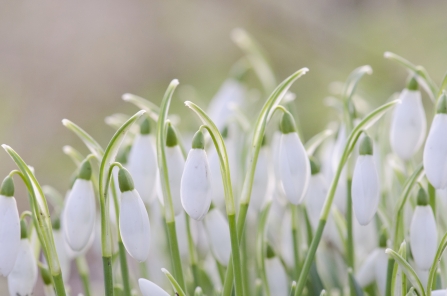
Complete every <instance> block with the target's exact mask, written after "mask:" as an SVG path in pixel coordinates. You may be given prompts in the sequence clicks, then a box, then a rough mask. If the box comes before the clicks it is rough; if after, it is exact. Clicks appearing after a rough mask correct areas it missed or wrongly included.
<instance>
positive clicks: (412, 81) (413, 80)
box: [407, 76, 419, 91]
mask: <svg viewBox="0 0 447 296" xmlns="http://www.w3.org/2000/svg"><path fill="white" fill-rule="evenodd" d="M407 89H408V90H412V91H416V90H418V89H419V84H418V81H417V80H416V76H412V77H411V78H410V80H409V81H408V84H407Z"/></svg>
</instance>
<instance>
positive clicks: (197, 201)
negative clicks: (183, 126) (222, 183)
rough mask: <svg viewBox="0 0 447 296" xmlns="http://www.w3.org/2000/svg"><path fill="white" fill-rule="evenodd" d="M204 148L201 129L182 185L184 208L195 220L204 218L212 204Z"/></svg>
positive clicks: (184, 173) (208, 169) (197, 134)
mask: <svg viewBox="0 0 447 296" xmlns="http://www.w3.org/2000/svg"><path fill="white" fill-rule="evenodd" d="M204 148H205V139H204V137H203V133H202V131H200V130H199V131H198V132H197V133H196V134H195V135H194V139H193V140H192V149H191V150H190V151H189V153H188V158H187V159H186V163H185V168H184V170H183V175H182V180H181V187H180V196H181V201H182V205H183V208H184V209H185V211H186V213H188V215H189V216H190V217H191V218H193V219H194V220H202V219H203V217H205V215H206V213H208V210H209V208H210V205H211V184H210V177H209V176H210V168H209V166H208V159H207V157H206V152H205V149H204Z"/></svg>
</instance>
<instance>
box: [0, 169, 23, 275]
mask: <svg viewBox="0 0 447 296" xmlns="http://www.w3.org/2000/svg"><path fill="white" fill-rule="evenodd" d="M13 195H14V182H13V180H12V178H11V177H9V176H8V177H6V178H5V179H4V180H3V183H2V187H1V189H0V274H2V275H3V276H7V275H8V274H9V273H10V272H11V270H12V268H13V267H14V262H15V261H16V258H17V254H18V251H19V246H20V218H19V212H18V210H17V203H16V200H15V198H14V196H13Z"/></svg>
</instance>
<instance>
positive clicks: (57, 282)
mask: <svg viewBox="0 0 447 296" xmlns="http://www.w3.org/2000/svg"><path fill="white" fill-rule="evenodd" d="M53 284H54V289H55V290H56V295H57V296H65V295H66V294H65V287H64V280H63V279H62V273H61V272H59V273H58V274H56V275H53Z"/></svg>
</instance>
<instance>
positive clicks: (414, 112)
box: [390, 77, 427, 160]
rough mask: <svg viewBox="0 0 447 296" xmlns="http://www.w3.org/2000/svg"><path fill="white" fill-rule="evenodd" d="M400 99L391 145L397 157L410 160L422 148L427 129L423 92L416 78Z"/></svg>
mask: <svg viewBox="0 0 447 296" xmlns="http://www.w3.org/2000/svg"><path fill="white" fill-rule="evenodd" d="M399 99H400V100H401V104H399V105H397V106H396V107H395V109H394V113H393V117H392V121H391V131H390V144H391V148H392V150H393V152H394V153H395V154H397V156H399V157H400V158H401V159H403V160H409V159H410V158H411V157H412V156H413V155H414V154H415V153H416V152H417V151H418V150H419V148H420V147H421V146H422V143H423V142H424V138H425V132H426V129H427V122H426V119H425V112H424V106H422V99H421V92H420V91H419V90H418V83H417V81H416V79H415V78H414V77H413V78H412V79H411V80H410V82H409V83H408V85H407V88H405V89H404V90H402V92H401V94H400V96H399Z"/></svg>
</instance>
